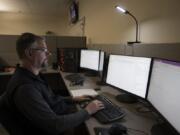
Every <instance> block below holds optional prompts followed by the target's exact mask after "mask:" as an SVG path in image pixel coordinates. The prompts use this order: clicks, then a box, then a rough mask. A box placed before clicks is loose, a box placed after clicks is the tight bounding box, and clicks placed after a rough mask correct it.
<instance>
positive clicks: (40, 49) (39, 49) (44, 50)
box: [31, 48, 50, 53]
mask: <svg viewBox="0 0 180 135" xmlns="http://www.w3.org/2000/svg"><path fill="white" fill-rule="evenodd" d="M31 49H32V50H36V51H42V52H45V53H50V52H49V50H48V49H47V48H31Z"/></svg>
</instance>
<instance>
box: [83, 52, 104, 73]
mask: <svg viewBox="0 0 180 135" xmlns="http://www.w3.org/2000/svg"><path fill="white" fill-rule="evenodd" d="M103 65H104V52H103V51H100V50H85V49H82V50H81V55H80V67H81V68H84V69H87V71H91V72H89V73H90V74H91V75H92V76H94V75H93V73H95V74H96V75H97V74H98V72H102V71H103ZM93 71H94V72H93Z"/></svg>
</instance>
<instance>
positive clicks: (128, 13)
mask: <svg viewBox="0 0 180 135" xmlns="http://www.w3.org/2000/svg"><path fill="white" fill-rule="evenodd" d="M126 14H129V15H130V16H131V17H132V18H133V19H134V21H135V22H136V42H139V41H138V33H139V32H138V30H139V28H138V21H137V19H136V17H135V16H134V15H132V14H131V13H130V12H128V11H126Z"/></svg>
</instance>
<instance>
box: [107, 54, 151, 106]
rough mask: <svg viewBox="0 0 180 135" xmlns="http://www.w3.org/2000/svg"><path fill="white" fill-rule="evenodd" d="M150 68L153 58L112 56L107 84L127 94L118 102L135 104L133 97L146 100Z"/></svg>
mask: <svg viewBox="0 0 180 135" xmlns="http://www.w3.org/2000/svg"><path fill="white" fill-rule="evenodd" d="M150 67H151V58H145V57H133V56H123V55H110V58H109V64H108V71H107V79H106V83H108V84H110V85H112V86H115V87H117V88H119V89H121V90H123V91H125V92H126V94H124V95H123V94H121V95H118V96H117V100H119V101H121V102H127V103H133V102H135V101H136V98H133V97H137V96H138V97H141V98H146V91H147V86H148V79H149V72H150ZM127 93H129V94H127ZM130 95H131V96H130Z"/></svg>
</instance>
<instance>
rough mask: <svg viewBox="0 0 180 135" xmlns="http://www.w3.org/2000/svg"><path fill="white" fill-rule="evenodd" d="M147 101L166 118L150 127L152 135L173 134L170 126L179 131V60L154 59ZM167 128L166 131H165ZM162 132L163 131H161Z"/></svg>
mask: <svg viewBox="0 0 180 135" xmlns="http://www.w3.org/2000/svg"><path fill="white" fill-rule="evenodd" d="M147 99H148V101H149V102H150V103H151V104H152V105H153V107H154V108H155V109H156V110H157V111H158V112H159V113H160V114H161V116H163V117H164V118H165V120H166V122H165V123H164V124H157V125H156V126H153V128H152V134H153V135H157V134H158V135H159V134H163V135H174V134H175V133H174V134H173V133H172V132H171V131H172V130H169V129H171V128H168V127H171V126H165V125H166V124H167V123H169V124H170V125H172V127H174V129H175V130H176V131H177V132H178V134H179V133H180V62H174V61H170V60H163V59H154V60H153V68H152V74H151V79H150V84H149V90H148V97H147ZM167 130H168V131H167ZM162 132H163V133H162Z"/></svg>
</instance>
